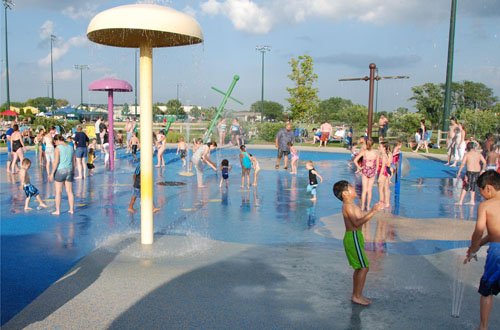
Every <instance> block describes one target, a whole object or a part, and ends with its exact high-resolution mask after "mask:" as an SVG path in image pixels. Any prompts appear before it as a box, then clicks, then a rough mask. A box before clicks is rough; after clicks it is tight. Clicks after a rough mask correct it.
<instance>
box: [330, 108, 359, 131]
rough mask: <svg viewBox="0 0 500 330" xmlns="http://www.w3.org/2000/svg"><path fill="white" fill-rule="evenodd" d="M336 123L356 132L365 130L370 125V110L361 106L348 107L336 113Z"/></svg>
mask: <svg viewBox="0 0 500 330" xmlns="http://www.w3.org/2000/svg"><path fill="white" fill-rule="evenodd" d="M333 120H334V121H338V122H341V123H344V124H347V125H349V126H353V127H354V129H356V130H364V129H365V128H366V126H367V125H368V109H367V108H366V107H365V106H363V105H359V104H355V105H352V106H350V107H346V108H343V109H341V110H340V111H338V112H337V113H335V116H334V117H333Z"/></svg>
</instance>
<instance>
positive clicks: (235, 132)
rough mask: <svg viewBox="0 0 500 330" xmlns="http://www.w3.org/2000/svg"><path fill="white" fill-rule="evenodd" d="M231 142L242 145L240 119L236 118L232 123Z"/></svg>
mask: <svg viewBox="0 0 500 330" xmlns="http://www.w3.org/2000/svg"><path fill="white" fill-rule="evenodd" d="M231 143H232V144H233V146H234V145H237V146H238V147H239V146H240V123H239V122H238V119H236V118H234V119H233V123H232V124H231Z"/></svg>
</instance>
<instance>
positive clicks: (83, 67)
mask: <svg viewBox="0 0 500 330" xmlns="http://www.w3.org/2000/svg"><path fill="white" fill-rule="evenodd" d="M75 69H76V70H80V105H79V106H78V107H77V108H79V107H80V106H82V107H83V70H88V69H90V67H89V66H88V65H87V64H75Z"/></svg>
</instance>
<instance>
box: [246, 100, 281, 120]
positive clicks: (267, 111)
mask: <svg viewBox="0 0 500 330" xmlns="http://www.w3.org/2000/svg"><path fill="white" fill-rule="evenodd" d="M261 109H262V108H261V101H257V102H254V103H253V104H252V105H251V106H250V111H252V112H257V113H260V111H261ZM284 111H285V107H283V105H281V104H279V103H278V102H273V101H265V100H264V113H263V116H264V118H267V119H268V120H277V119H281V118H282V117H283V112H284Z"/></svg>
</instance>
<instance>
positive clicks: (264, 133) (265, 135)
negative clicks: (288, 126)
mask: <svg viewBox="0 0 500 330" xmlns="http://www.w3.org/2000/svg"><path fill="white" fill-rule="evenodd" d="M283 127H285V125H284V124H283V123H262V124H258V125H257V130H258V136H259V139H261V140H264V141H267V142H272V141H275V139H276V134H278V131H279V130H280V129H281V128H283Z"/></svg>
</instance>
